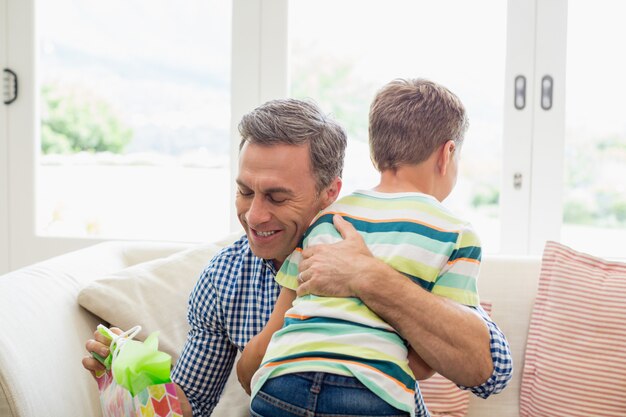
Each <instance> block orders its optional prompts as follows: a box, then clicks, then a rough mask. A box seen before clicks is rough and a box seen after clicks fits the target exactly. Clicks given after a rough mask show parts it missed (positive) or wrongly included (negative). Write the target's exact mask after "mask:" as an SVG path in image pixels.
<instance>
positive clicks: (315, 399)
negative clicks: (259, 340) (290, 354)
mask: <svg viewBox="0 0 626 417" xmlns="http://www.w3.org/2000/svg"><path fill="white" fill-rule="evenodd" d="M250 413H251V415H252V416H253V417H339V416H341V417H357V416H358V417H364V416H367V417H380V416H385V417H406V416H408V415H409V414H408V413H406V412H403V411H401V410H398V409H397V408H395V407H393V406H392V405H390V404H389V403H387V402H386V401H384V400H383V399H381V398H380V397H378V396H377V395H376V394H374V393H373V392H372V391H370V390H369V389H368V388H367V387H365V385H363V384H361V382H359V380H358V379H356V378H353V377H346V376H341V375H333V374H327V373H323V372H301V373H295V374H287V375H282V376H278V377H276V378H270V379H268V380H267V381H266V382H265V384H264V385H263V387H261V389H260V390H259V392H258V393H257V395H255V397H254V398H253V399H252V404H251V405H250Z"/></svg>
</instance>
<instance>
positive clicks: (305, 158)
mask: <svg viewBox="0 0 626 417" xmlns="http://www.w3.org/2000/svg"><path fill="white" fill-rule="evenodd" d="M340 189H341V181H340V180H339V179H338V178H337V179H336V180H335V181H334V182H333V184H331V185H330V186H329V187H328V188H327V189H325V190H322V191H321V192H320V193H318V191H317V188H316V182H315V178H314V176H313V173H312V171H311V162H310V157H309V147H308V145H304V146H294V145H283V144H280V145H272V146H266V145H257V144H251V143H246V144H245V145H244V147H243V148H242V149H241V152H240V155H239V175H238V176H237V196H236V200H235V205H236V208H237V217H238V218H239V222H241V225H242V226H243V228H244V230H245V231H246V234H247V235H248V239H249V241H250V248H251V249H252V252H253V253H254V254H255V255H256V256H258V257H260V258H264V259H273V260H274V261H275V262H276V263H277V267H279V266H280V264H282V262H283V261H284V260H285V258H286V257H287V256H288V255H289V254H290V253H291V252H292V251H293V250H294V249H295V247H296V245H297V244H298V241H299V240H300V237H301V236H302V235H303V234H304V232H305V230H306V229H307V227H308V226H309V224H310V223H311V220H313V217H314V216H315V215H316V214H317V213H318V212H319V211H320V210H321V209H323V208H325V207H326V206H328V205H329V204H330V203H332V202H333V201H334V200H335V199H336V198H337V195H338V194H339V190H340Z"/></svg>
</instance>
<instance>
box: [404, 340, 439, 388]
mask: <svg viewBox="0 0 626 417" xmlns="http://www.w3.org/2000/svg"><path fill="white" fill-rule="evenodd" d="M408 359H409V368H411V371H413V375H414V376H415V379H417V380H418V381H423V380H424V379H428V378H430V377H431V376H433V375H435V370H434V369H433V368H431V367H430V366H428V364H427V363H426V362H424V359H422V357H421V356H420V355H418V354H417V352H416V351H415V349H413V348H412V347H411V346H409V356H408Z"/></svg>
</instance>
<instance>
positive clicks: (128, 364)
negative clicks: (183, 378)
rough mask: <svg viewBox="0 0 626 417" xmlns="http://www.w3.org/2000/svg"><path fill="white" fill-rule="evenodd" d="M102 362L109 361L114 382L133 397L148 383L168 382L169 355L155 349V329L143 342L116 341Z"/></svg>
mask: <svg viewBox="0 0 626 417" xmlns="http://www.w3.org/2000/svg"><path fill="white" fill-rule="evenodd" d="M102 333H103V334H105V333H104V332H102ZM107 336H108V335H107ZM111 358H112V360H111ZM106 361H107V362H108V361H111V370H112V372H113V378H114V379H115V382H116V383H117V384H118V385H121V386H123V387H124V388H126V389H127V390H128V391H129V392H130V394H131V395H132V396H133V397H134V396H135V395H136V394H138V393H140V392H141V391H143V390H144V389H146V388H147V387H149V386H150V385H159V384H166V383H168V382H171V379H170V368H171V365H172V357H171V356H170V355H168V354H167V353H165V352H160V351H159V332H154V333H152V334H150V336H148V337H147V338H146V340H145V341H144V342H140V341H138V340H131V339H123V340H122V339H120V340H118V341H117V343H116V344H115V343H114V344H113V345H112V346H111V353H110V354H109V356H108V357H107V358H106Z"/></svg>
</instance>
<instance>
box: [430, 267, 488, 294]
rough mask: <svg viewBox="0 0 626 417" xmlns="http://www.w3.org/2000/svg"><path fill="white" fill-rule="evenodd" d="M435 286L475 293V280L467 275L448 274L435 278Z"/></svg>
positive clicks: (476, 290)
mask: <svg viewBox="0 0 626 417" xmlns="http://www.w3.org/2000/svg"><path fill="white" fill-rule="evenodd" d="M436 285H437V286H438V287H449V288H457V289H460V290H465V291H471V292H473V293H477V292H478V289H477V285H476V280H475V279H474V278H471V277H468V276H467V275H462V274H456V273H454V272H448V273H446V274H445V275H442V276H440V277H439V278H437V283H436Z"/></svg>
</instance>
